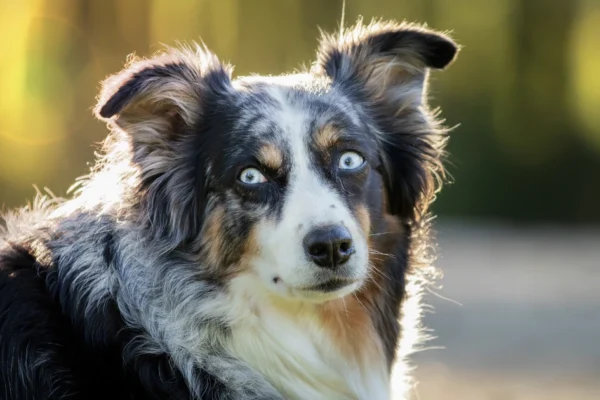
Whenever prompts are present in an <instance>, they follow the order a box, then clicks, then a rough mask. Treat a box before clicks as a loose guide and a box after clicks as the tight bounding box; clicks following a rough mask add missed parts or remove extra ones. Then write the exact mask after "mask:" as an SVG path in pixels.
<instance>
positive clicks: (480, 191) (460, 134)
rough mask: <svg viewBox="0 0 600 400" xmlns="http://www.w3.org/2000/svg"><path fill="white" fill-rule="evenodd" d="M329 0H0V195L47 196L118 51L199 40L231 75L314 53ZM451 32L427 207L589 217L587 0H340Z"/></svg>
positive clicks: (76, 155) (598, 79) (599, 217)
mask: <svg viewBox="0 0 600 400" xmlns="http://www.w3.org/2000/svg"><path fill="white" fill-rule="evenodd" d="M341 8H342V4H341V0H329V1H328V0H215V1H209V0H204V1H192V0H96V1H86V0H46V1H41V0H38V1H36V0H22V1H12V0H1V1H0V37H2V38H3V41H2V50H1V51H0V57H2V62H1V63H0V203H4V204H5V205H7V206H15V205H19V204H22V203H23V202H24V201H25V200H26V199H28V198H30V197H31V196H32V193H33V189H32V186H31V185H32V184H37V185H39V186H40V187H44V186H47V187H49V188H51V189H52V190H53V191H54V192H55V193H57V194H62V193H64V191H65V190H66V188H67V187H68V186H69V185H70V184H71V182H72V181H73V179H74V178H75V177H76V176H79V175H81V174H83V173H85V172H86V171H87V167H86V163H87V162H90V161H91V160H92V157H93V147H92V143H97V142H99V141H100V140H101V139H102V138H103V136H104V135H105V134H106V130H105V127H104V126H103V125H102V124H100V123H99V122H97V121H95V120H94V118H93V117H92V114H91V111H90V109H91V107H92V106H93V105H94V98H95V96H96V94H97V89H98V82H99V81H100V80H102V79H103V78H104V77H105V76H107V75H108V74H111V73H114V72H116V71H118V70H119V69H120V68H121V67H122V65H123V63H124V62H125V59H126V56H127V55H128V54H130V53H132V52H135V53H137V54H138V55H148V54H151V53H153V52H155V51H157V50H159V49H160V43H164V44H170V45H172V44H175V43H176V41H177V40H182V41H189V40H199V39H200V38H202V40H204V41H205V42H206V43H207V44H208V46H209V47H210V48H211V49H213V50H214V51H215V52H216V53H217V54H218V55H219V56H220V57H221V58H222V59H224V60H228V61H230V62H231V63H233V64H234V65H235V66H236V70H235V71H236V74H240V75H241V74H248V73H251V72H256V73H261V74H278V73H281V72H284V71H290V70H292V69H293V68H296V67H298V66H299V65H300V64H301V63H310V62H311V61H312V59H313V57H314V53H315V49H316V44H317V37H318V27H321V28H323V29H326V30H332V29H335V28H336V27H337V26H338V25H339V20H340V16H341ZM359 15H363V16H364V17H365V18H366V19H370V18H371V17H384V18H395V19H398V20H402V19H408V20H411V21H418V22H427V23H428V24H429V25H430V26H432V27H434V28H436V29H440V30H451V31H452V32H453V36H454V37H455V39H456V40H457V41H458V42H459V43H460V44H461V45H462V46H463V51H462V53H461V54H460V56H459V58H458V60H457V62H456V64H455V65H453V66H452V67H451V68H450V69H449V70H448V71H446V72H443V73H436V74H434V76H433V82H432V85H431V87H432V91H431V95H432V98H433V104H434V105H439V106H441V107H442V109H443V111H444V114H443V115H444V116H445V117H446V118H447V121H448V124H450V125H456V124H460V126H459V127H458V128H457V129H456V130H455V131H454V132H453V133H452V140H451V143H450V147H449V150H450V153H451V157H450V162H451V164H452V165H450V166H449V171H450V173H451V174H452V176H453V177H454V180H455V181H456V182H457V184H456V185H450V186H448V187H447V188H446V190H445V191H444V192H443V193H442V194H441V195H440V197H439V201H438V202H437V203H436V206H435V207H436V211H437V213H438V214H440V215H442V216H452V217H461V218H472V219H478V220H481V219H488V220H505V221H510V222H512V223H530V222H560V223H590V222H599V221H600V207H598V203H599V200H600V181H599V178H598V176H599V173H600V51H599V49H600V1H598V0H579V1H577V0H480V1H473V0H452V1H448V0H404V1H399V0H373V1H364V0H362V1H361V0H348V1H347V6H346V22H347V23H349V22H353V21H355V20H356V18H357V16H359Z"/></svg>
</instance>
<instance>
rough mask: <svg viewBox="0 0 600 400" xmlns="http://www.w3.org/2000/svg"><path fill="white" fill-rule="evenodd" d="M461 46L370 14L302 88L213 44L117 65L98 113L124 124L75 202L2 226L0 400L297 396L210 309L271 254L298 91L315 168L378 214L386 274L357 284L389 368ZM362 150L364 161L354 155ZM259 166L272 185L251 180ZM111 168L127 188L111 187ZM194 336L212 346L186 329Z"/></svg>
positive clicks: (375, 228) (360, 206)
mask: <svg viewBox="0 0 600 400" xmlns="http://www.w3.org/2000/svg"><path fill="white" fill-rule="evenodd" d="M456 51H457V47H456V45H455V44H454V43H453V42H452V41H451V40H450V39H449V38H447V37H445V36H443V35H439V34H436V33H433V32H430V31H425V30H423V29H416V28H414V27H410V28H407V27H405V26H400V25H397V24H391V25H374V26H371V27H368V28H362V27H360V26H359V27H358V28H356V34H350V35H346V36H345V37H344V38H342V39H340V40H338V39H333V37H331V38H324V39H323V42H322V46H321V50H320V52H319V59H318V61H317V63H316V65H315V68H314V69H313V70H312V71H311V73H310V75H309V74H307V75H309V76H310V81H307V80H306V78H298V82H297V84H296V85H295V86H293V87H291V88H290V87H285V88H284V89H282V86H277V85H276V84H271V83H265V82H262V81H261V82H258V83H257V82H253V81H244V80H243V79H241V80H240V83H239V86H238V87H236V88H234V84H233V83H232V81H231V78H230V69H229V68H228V67H227V66H224V65H222V64H221V63H220V62H218V60H216V58H215V57H214V56H213V55H212V53H209V52H208V51H206V50H205V49H200V50H198V52H196V53H193V54H191V53H190V52H187V53H186V52H182V53H175V54H166V55H162V56H159V57H157V58H155V59H151V60H147V61H138V62H137V63H134V64H133V65H132V66H130V67H128V68H127V69H126V70H125V71H124V72H123V73H121V74H118V75H116V76H115V77H113V78H110V79H109V80H108V81H107V83H105V85H104V91H103V92H102V94H101V96H100V102H99V105H98V108H97V110H96V112H97V115H98V116H99V117H100V118H101V119H104V120H106V121H107V122H108V124H109V126H110V127H111V129H112V131H113V132H112V133H111V135H110V136H109V139H108V140H107V143H106V146H105V152H106V154H105V156H104V158H103V159H102V160H101V162H99V166H98V167H97V169H95V170H94V171H93V173H92V177H91V178H90V179H89V180H88V181H87V182H84V183H83V186H82V188H81V190H80V192H79V193H78V194H77V195H76V196H75V198H74V199H72V200H69V201H66V202H64V203H60V204H57V205H54V206H53V205H46V206H43V205H42V206H38V207H33V208H32V209H29V210H25V211H22V212H21V213H17V214H15V215H9V216H7V217H6V218H5V219H6V222H7V223H6V225H7V227H6V228H5V229H2V230H0V400H3V399H6V400H29V399H31V400H42V399H74V400H77V399H92V400H93V399H110V400H120V399H123V400H125V399H128V400H138V399H140V400H141V399H173V400H184V399H194V400H198V399H232V400H233V399H236V400H257V399H283V396H282V395H281V394H280V393H279V391H278V390H279V389H280V388H277V389H276V388H275V387H274V386H273V385H274V384H272V382H269V381H268V379H267V378H266V377H265V376H263V375H262V374H260V373H259V372H258V371H257V370H254V369H253V368H251V367H250V366H249V364H246V363H245V361H243V360H238V359H236V358H235V357H233V356H232V355H231V354H230V353H228V352H227V351H226V349H225V348H224V347H225V346H224V345H223V344H222V342H224V340H221V341H219V340H217V338H219V339H223V338H228V337H229V336H228V335H230V334H231V331H232V328H231V326H230V325H228V323H229V322H228V320H227V318H226V317H225V316H224V315H221V314H218V315H215V314H212V313H213V312H215V313H216V311H214V310H211V309H208V310H205V309H203V307H202V306H203V305H204V304H212V303H210V302H211V301H215V300H214V299H215V298H216V297H217V296H218V295H219V294H221V293H223V292H224V291H225V290H226V286H227V285H226V284H227V282H228V281H227V279H229V277H230V276H232V275H234V274H235V273H236V270H235V268H236V267H238V264H239V263H240V262H241V260H242V259H243V258H244V255H245V253H246V252H250V251H256V250H248V249H249V248H250V249H252V244H253V243H251V238H252V234H253V228H254V227H255V226H256V225H257V224H258V222H260V221H261V219H266V218H270V217H272V216H273V215H275V216H276V219H277V218H279V219H280V218H282V215H281V213H282V209H283V205H284V204H285V203H286V201H288V200H289V199H288V194H289V192H288V189H289V186H290V179H291V178H290V175H291V166H290V164H291V160H292V158H293V156H294V155H293V154H292V153H293V149H291V148H288V147H286V146H287V145H286V144H285V143H279V142H282V141H283V139H282V138H284V137H285V132H282V130H283V129H284V128H282V127H281V126H279V125H278V122H277V120H276V118H271V117H272V115H271V114H275V113H276V112H278V111H281V110H279V109H278V107H282V104H287V105H288V106H289V107H295V110H297V111H298V110H299V111H298V112H301V113H304V114H303V115H308V116H309V118H308V117H307V118H306V120H307V124H308V131H309V133H308V134H307V136H306V141H308V143H305V144H307V145H308V146H307V148H308V149H309V150H308V153H309V158H310V166H311V168H313V169H314V171H313V172H315V176H318V179H320V181H319V182H323V184H324V187H326V188H327V190H331V191H332V192H335V194H336V196H338V197H339V198H341V199H342V201H341V202H340V203H339V204H340V205H341V206H340V208H342V207H346V208H347V209H348V210H350V212H351V213H353V215H354V217H355V218H356V219H358V218H359V217H360V213H361V210H363V212H364V210H365V209H366V210H368V216H367V218H368V219H369V221H368V224H369V227H368V233H372V234H373V236H372V237H369V238H368V241H369V245H370V246H371V248H372V249H373V250H376V251H377V254H381V255H383V256H385V257H386V258H383V259H373V260H370V259H369V260H370V261H373V262H374V263H376V264H377V268H379V269H380V272H381V274H382V276H385V277H386V279H384V280H381V282H379V284H377V286H376V288H373V289H372V290H369V289H366V290H362V288H361V290H362V291H361V292H360V293H359V294H358V296H361V298H362V299H363V301H364V304H363V303H361V306H363V307H364V309H365V310H367V311H368V313H369V318H370V321H371V322H372V326H373V327H374V328H375V331H376V332H377V339H378V340H379V341H380V343H381V345H382V347H383V349H384V353H385V354H384V355H385V360H384V361H386V362H387V366H386V367H387V368H389V367H390V366H391V364H392V363H393V362H394V361H395V355H396V353H395V349H396V345H397V342H398V339H399V337H400V335H401V333H402V327H401V326H400V324H399V323H398V319H399V318H400V317H401V312H400V310H401V307H402V300H403V299H404V298H405V296H408V295H411V293H409V292H407V291H406V281H407V280H408V279H411V278H413V277H414V276H416V275H417V274H418V273H419V272H418V269H419V266H420V264H421V263H425V262H427V260H425V262H424V261H423V259H426V255H425V251H424V250H423V248H422V247H420V246H421V244H420V241H421V240H422V239H423V238H424V237H425V236H426V235H427V227H426V225H427V223H426V213H427V207H428V205H429V203H430V202H431V201H432V199H433V193H434V191H435V189H436V180H437V179H438V176H440V175H443V168H442V156H443V146H444V144H445V131H444V130H443V129H442V128H441V127H439V126H438V125H437V123H436V122H435V121H434V118H433V116H432V115H431V114H430V113H429V111H428V110H427V106H426V102H425V100H424V95H425V94H424V83H425V79H426V76H427V68H443V67H445V66H446V65H447V64H448V63H449V62H451V61H452V59H453V58H454V56H455V53H456ZM396 56H398V57H399V58H400V59H401V60H402V62H403V63H404V64H398V65H397V69H399V70H400V71H401V72H406V73H405V74H400V75H402V79H399V80H393V79H391V80H389V84H390V88H385V90H381V87H380V85H379V86H378V85H377V83H381V82H379V81H378V79H380V77H379V75H378V74H380V73H381V71H378V70H377V69H376V68H377V66H378V65H381V64H382V63H385V62H389V61H390V59H392V60H393V59H394V57H396ZM390 57H391V58H390ZM402 68H404V69H406V71H404V70H402ZM386 71H387V70H386ZM396 72H398V71H396ZM374 77H376V78H374ZM392 78H396V76H395V75H394V76H393V77H392ZM405 78H406V79H405ZM374 79H375V80H376V82H374V81H373V80H374ZM386 82H388V80H387V79H386ZM240 87H243V90H241V89H240ZM273 87H275V88H276V90H272V91H274V92H276V93H285V96H288V97H289V98H286V99H285V101H287V103H285V102H281V104H280V103H279V99H278V98H277V95H275V96H273V95H272V93H271V92H269V90H270V89H273ZM415 88H416V89H417V90H416V91H415V90H414V89H415ZM387 89H390V90H387ZM392 89H396V90H392ZM277 91H279V92H277ZM398 93H400V95H401V96H403V97H397V96H399V95H398ZM415 93H417V95H416V96H415ZM395 96H396V97H395ZM399 103H400V104H402V107H400V106H399ZM283 108H284V107H283ZM327 124H329V125H331V126H334V127H335V129H338V130H339V131H340V132H342V133H341V134H340V137H339V138H338V140H337V141H336V143H335V144H333V145H332V146H331V147H330V148H326V149H324V148H323V147H322V146H321V147H319V146H318V145H316V144H314V143H313V141H314V137H313V135H315V134H316V133H317V131H318V130H319V128H322V127H323V126H324V125H327ZM278 141H279V142H278ZM264 143H271V144H275V145H277V146H279V147H278V148H279V149H280V150H281V157H282V164H281V166H279V167H278V168H275V169H269V168H267V167H265V166H263V165H260V163H259V162H258V161H257V157H256V153H257V151H258V149H259V147H260V146H261V145H262V144H264ZM347 151H355V152H358V153H359V154H360V155H362V156H363V157H364V160H365V163H364V165H363V166H361V167H360V168H358V169H356V170H353V171H345V170H342V169H340V168H338V164H337V162H338V160H339V158H340V156H341V154H343V153H344V152H347ZM247 167H253V168H257V169H259V170H260V171H261V172H262V173H263V174H264V175H265V176H266V177H267V178H268V180H267V183H265V184H264V185H260V186H251V185H250V186H249V185H246V184H244V183H243V182H241V181H240V180H239V174H240V168H247ZM103 174H104V175H103ZM311 176H312V175H311ZM98 177H100V178H103V179H100V178H98ZM95 179H96V180H97V181H96V180H95ZM113 180H114V181H113ZM98 182H101V183H103V184H106V182H108V184H109V185H113V186H110V187H101V188H100V189H102V190H100V191H99V190H98V189H99V188H98V187H97V186H94V185H98ZM310 182H313V181H310ZM104 190H105V191H109V192H114V193H117V194H118V198H117V199H116V200H115V199H112V198H110V197H106V198H105V197H103V195H104V194H105V193H103V191H104ZM331 198H334V197H333V196H332V197H331ZM219 212H220V214H219ZM216 216H218V218H217V217H216ZM299 225H300V226H299V227H298V228H297V229H298V230H300V229H301V228H302V226H301V225H302V224H299ZM365 236H366V235H365ZM249 243H250V244H249ZM255 247H256V246H255ZM215 248H216V250H215ZM365 260H366V259H365ZM364 264H366V262H365V263H364ZM374 279H377V277H374ZM257 290H259V289H258V288H257ZM204 302H207V303H204ZM171 317H172V319H171ZM169 329H171V330H169ZM196 332H202V333H203V335H198V337H197V338H201V339H202V340H205V341H207V343H204V342H202V343H199V342H198V343H197V342H194V341H193V340H191V339H190V338H189V337H188V334H189V336H190V337H192V339H197V338H196V336H194V334H195V333H196ZM176 335H178V336H176ZM172 337H175V338H176V339H173V340H172V341H171V339H172ZM207 338H208V339H207ZM190 343H191V344H190ZM357 345H359V344H357ZM196 346H197V347H196ZM198 349H199V350H198ZM373 400H375V399H373ZM377 400H379V399H377Z"/></svg>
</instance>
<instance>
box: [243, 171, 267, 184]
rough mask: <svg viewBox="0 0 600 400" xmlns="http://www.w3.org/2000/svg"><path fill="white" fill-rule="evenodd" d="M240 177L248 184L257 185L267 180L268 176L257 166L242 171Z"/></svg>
mask: <svg viewBox="0 0 600 400" xmlns="http://www.w3.org/2000/svg"><path fill="white" fill-rule="evenodd" d="M239 179H240V181H241V182H243V183H245V184H246V185H257V184H259V183H264V182H266V181H267V178H265V176H264V175H263V174H262V173H261V172H260V171H259V170H258V169H256V168H245V169H244V170H243V171H242V172H241V173H240V176H239Z"/></svg>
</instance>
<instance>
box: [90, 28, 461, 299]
mask: <svg viewBox="0 0 600 400" xmlns="http://www.w3.org/2000/svg"><path fill="white" fill-rule="evenodd" d="M456 51H457V47H456V45H455V44H454V43H453V42H452V41H451V40H450V39H449V38H448V37H447V36H445V35H442V34H439V33H435V32H432V31H429V30H426V29H424V28H421V27H416V26H412V25H399V24H395V23H373V24H371V25H368V26H364V25H361V24H359V25H357V26H356V27H354V28H352V29H348V30H346V31H344V32H342V33H341V34H340V35H336V36H324V37H323V38H322V41H321V45H320V49H319V51H318V57H317V61H316V62H315V64H314V66H313V68H312V69H311V70H310V71H307V72H305V73H300V74H295V75H288V76H281V77H259V76H252V77H246V78H239V79H237V80H232V79H231V69H230V68H229V67H228V66H226V65H224V64H222V63H221V62H219V60H218V59H217V58H216V56H214V55H213V54H212V53H210V52H209V51H207V50H206V49H205V48H200V47H198V48H195V49H194V50H189V49H187V50H177V51H176V50H169V51H167V52H166V53H164V54H162V55H159V56H157V57H154V58H151V59H149V60H141V61H133V62H132V63H131V64H130V65H129V66H128V67H127V68H126V69H125V70H124V71H123V72H121V73H120V74H117V75H115V76H114V77H111V78H109V79H108V80H107V81H106V82H105V84H104V86H103V90H102V93H101V96H100V101H99V105H98V107H97V109H96V112H97V114H98V116H99V117H100V118H102V119H105V120H108V121H109V122H110V124H111V125H112V127H113V128H114V129H115V130H116V131H118V132H119V133H120V134H123V135H126V136H127V137H128V139H129V143H130V155H131V161H132V163H133V165H135V166H136V168H137V169H138V170H139V177H140V179H139V187H138V188H137V189H138V192H137V193H138V195H139V205H140V206H139V209H140V210H141V212H140V214H141V217H142V218H143V219H144V222H145V223H146V224H147V227H148V229H149V230H150V231H151V232H152V234H153V235H155V237H156V238H157V240H162V241H166V242H169V243H170V244H171V245H172V249H173V250H177V249H179V250H181V249H185V248H188V249H189V248H193V249H197V255H198V256H199V258H198V259H199V260H200V264H201V265H202V267H201V268H203V269H204V271H205V272H206V273H207V274H211V275H212V276H214V277H222V276H225V275H229V274H239V273H246V274H248V275H252V276H254V277H255V278H256V279H257V280H258V281H260V282H262V284H264V286H265V288H266V289H267V290H269V291H271V292H274V293H278V294H280V295H283V296H286V297H294V298H303V299H313V300H324V299H330V298H334V297H340V296H343V295H345V294H347V293H349V292H351V291H353V290H355V289H357V288H358V287H359V286H361V285H362V284H363V282H364V281H365V279H367V277H368V274H369V252H370V249H369V243H370V235H371V234H373V229H374V227H377V226H380V222H379V221H380V220H382V219H383V217H384V216H385V215H393V216H394V217H395V218H397V219H398V220H399V221H402V222H404V223H410V222H411V221H412V220H414V219H415V218H418V216H419V215H421V214H422V213H423V212H424V210H425V208H426V206H427V204H428V203H429V201H430V200H431V198H432V196H433V192H434V190H435V185H436V177H437V174H438V173H439V172H440V171H441V170H442V167H441V155H442V152H443V148H442V147H443V144H444V136H443V132H442V131H441V130H440V129H439V127H438V126H437V124H436V122H435V120H434V118H433V117H432V115H431V114H430V113H429V111H428V109H427V105H426V102H425V90H426V81H427V74H428V69H429V68H437V69H439V68H444V67H445V66H446V65H447V64H449V63H450V62H451V61H452V60H453V58H454V56H455V54H456Z"/></svg>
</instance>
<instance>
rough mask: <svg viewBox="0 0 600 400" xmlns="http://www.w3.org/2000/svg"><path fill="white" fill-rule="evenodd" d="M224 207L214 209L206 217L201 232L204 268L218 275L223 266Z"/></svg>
mask: <svg viewBox="0 0 600 400" xmlns="http://www.w3.org/2000/svg"><path fill="white" fill-rule="evenodd" d="M224 222H225V207H223V206H217V207H215V208H214V209H213V210H212V211H211V212H210V214H209V216H208V217H207V219H206V221H205V223H204V229H203V230H202V258H203V263H204V264H205V266H206V267H207V268H208V269H209V270H211V271H213V272H215V273H218V272H220V271H219V266H220V265H223V259H222V257H223V255H224V251H223V250H224V247H225V244H226V237H225V232H224V229H223V228H224V226H225V224H224Z"/></svg>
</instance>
